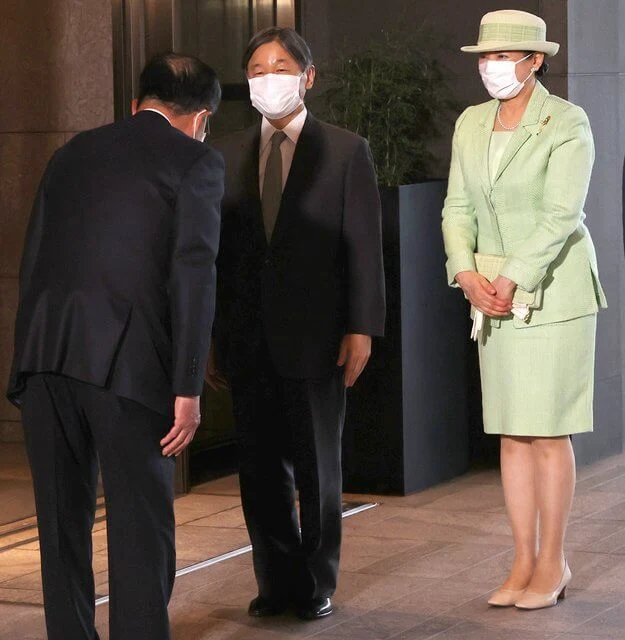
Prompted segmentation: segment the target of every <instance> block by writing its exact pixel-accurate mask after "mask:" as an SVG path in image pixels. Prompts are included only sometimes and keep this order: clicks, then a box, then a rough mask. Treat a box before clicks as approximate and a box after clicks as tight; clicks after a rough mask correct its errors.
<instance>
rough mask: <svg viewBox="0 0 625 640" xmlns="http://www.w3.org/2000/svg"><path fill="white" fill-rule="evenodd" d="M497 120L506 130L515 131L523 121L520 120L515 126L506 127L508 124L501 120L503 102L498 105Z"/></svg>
mask: <svg viewBox="0 0 625 640" xmlns="http://www.w3.org/2000/svg"><path fill="white" fill-rule="evenodd" d="M497 122H498V123H499V125H500V126H501V128H502V129H505V130H506V131H514V130H515V129H516V128H517V127H518V126H519V124H520V123H521V121H520V120H519V121H518V122H517V123H516V124H515V125H514V126H513V127H506V125H505V124H504V123H503V122H502V121H501V104H500V105H499V106H498V107H497Z"/></svg>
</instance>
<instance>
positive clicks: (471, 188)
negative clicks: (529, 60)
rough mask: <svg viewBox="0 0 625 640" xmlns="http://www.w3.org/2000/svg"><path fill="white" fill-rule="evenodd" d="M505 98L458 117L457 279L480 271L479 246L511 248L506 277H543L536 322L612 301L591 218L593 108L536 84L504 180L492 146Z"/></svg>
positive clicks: (452, 269)
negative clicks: (492, 164) (493, 165)
mask: <svg viewBox="0 0 625 640" xmlns="http://www.w3.org/2000/svg"><path fill="white" fill-rule="evenodd" d="M498 106H499V101H498V100H491V101H489V102H486V103H484V104H480V105H477V106H474V107H469V108H468V109H466V110H465V111H464V112H463V113H462V114H461V115H460V117H459V118H458V121H457V122H456V129H455V133H454V139H453V149H452V159H451V169H450V174H449V187H448V192H447V198H446V200H445V206H444V209H443V237H444V241H445V251H446V253H447V275H448V280H449V284H450V285H452V286H455V280H454V279H455V276H456V274H457V273H459V272H460V271H475V260H474V257H473V254H474V252H479V253H488V254H496V255H505V256H507V258H508V259H507V260H506V263H505V265H504V267H503V269H502V271H501V275H503V276H505V277H507V278H510V280H513V281H514V282H516V283H517V285H518V286H519V287H521V288H522V289H525V290H526V291H533V290H534V289H535V288H536V287H537V286H538V285H539V284H540V283H542V284H543V288H544V294H543V303H542V306H541V308H540V309H535V310H534V311H533V313H532V316H531V319H530V321H529V323H527V324H526V323H524V322H522V321H521V320H518V319H517V318H515V319H514V323H515V326H517V327H519V328H520V327H526V326H532V325H540V324H547V323H551V322H561V321H563V320H569V319H572V318H577V317H580V316H583V315H587V314H590V313H596V312H597V311H598V309H599V308H603V307H606V306H607V303H606V299H605V295H604V293H603V289H602V288H601V284H600V282H599V275H598V271H597V258H596V255H595V249H594V246H593V243H592V240H591V238H590V234H589V232H588V229H587V227H586V225H585V224H584V219H585V217H586V214H585V213H584V210H583V208H584V203H585V200H586V195H587V193H588V184H589V182H590V174H591V171H592V165H593V161H594V144H593V138H592V132H591V130H590V124H589V122H588V118H587V116H586V114H585V113H584V111H583V109H581V108H580V107H577V106H575V105H573V104H571V103H570V102H567V101H566V100H562V99H561V98H558V97H556V96H552V95H551V94H550V93H549V92H548V91H547V90H546V89H545V88H544V87H543V85H542V84H540V83H539V82H537V83H536V86H535V88H534V91H533V93H532V96H531V98H530V101H529V104H528V105H527V109H526V111H525V114H524V116H523V119H522V120H521V123H520V125H519V126H518V128H517V129H516V131H515V133H514V135H513V136H512V138H511V140H510V142H509V144H508V146H507V147H506V150H505V153H504V156H503V158H502V161H501V164H500V166H499V169H498V171H497V175H496V176H495V177H494V180H492V181H491V177H490V176H489V162H488V152H489V145H490V137H491V132H492V129H493V124H494V121H495V117H496V112H497V107H498Z"/></svg>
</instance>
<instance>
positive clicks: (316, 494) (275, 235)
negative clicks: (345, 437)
mask: <svg viewBox="0 0 625 640" xmlns="http://www.w3.org/2000/svg"><path fill="white" fill-rule="evenodd" d="M243 66H244V69H245V71H246V74H247V77H248V80H249V86H250V94H251V99H252V104H253V105H254V106H255V107H256V109H257V110H258V111H259V112H260V113H261V114H262V115H263V119H262V123H260V124H259V125H257V126H254V127H252V128H251V129H249V130H247V131H244V132H241V133H238V134H235V135H233V136H230V137H228V138H225V139H222V140H219V141H217V142H216V146H217V148H218V149H220V150H221V151H222V153H223V154H224V158H225V161H226V191H225V196H224V205H223V210H222V211H223V213H222V235H221V253H220V258H219V262H218V293H217V316H216V318H217V319H216V333H215V340H216V365H217V368H215V367H214V366H213V364H212V362H211V364H210V366H209V371H208V376H207V378H208V380H209V382H211V383H212V384H213V386H219V384H220V381H221V376H220V374H218V373H217V372H218V371H220V372H223V373H224V374H226V375H227V376H228V378H229V379H230V383H231V387H232V394H233V403H234V413H235V419H236V425H237V432H238V440H239V444H240V479H241V495H242V501H243V510H244V513H245V518H246V523H247V527H248V530H249V533H250V537H251V540H252V545H253V549H254V568H255V572H256V578H257V582H258V588H259V594H258V597H257V598H255V599H254V600H253V601H252V602H251V604H250V608H249V613H250V615H255V616H265V615H274V614H277V613H280V612H281V611H283V610H284V609H285V608H286V607H287V606H289V605H291V604H295V606H296V608H297V611H298V613H299V615H300V616H301V617H302V618H304V619H315V618H320V617H323V616H326V615H329V614H331V613H332V611H333V608H332V602H331V600H330V598H331V596H332V594H333V593H334V590H335V588H336V580H337V573H338V566H339V553H340V543H341V433H342V427H343V418H344V414H345V387H351V386H352V385H353V384H354V383H355V382H356V380H357V378H358V376H359V375H360V374H361V372H362V371H363V369H364V367H365V365H366V364H367V361H368V359H369V355H370V352H371V336H379V335H382V333H383V329H384V315H385V302H384V277H383V275H384V274H383V266H382V243H381V222H380V202H379V197H378V191H377V186H376V176H375V171H374V167H373V163H372V159H371V154H370V151H369V147H368V145H367V142H366V141H365V140H364V139H362V138H360V137H359V136H356V135H354V134H353V133H350V132H348V131H344V130H342V129H339V128H336V127H333V126H330V125H327V124H324V123H322V122H319V121H318V120H316V119H315V118H314V117H313V116H312V115H311V114H310V113H308V112H307V110H306V107H305V106H304V102H303V97H304V94H305V92H306V89H310V88H311V87H312V86H313V82H314V79H315V68H314V66H313V64H312V57H311V54H310V50H309V48H308V46H307V44H306V43H305V42H304V40H302V38H301V37H300V36H299V35H298V34H297V33H296V32H295V31H293V30H291V29H284V28H270V29H267V30H265V31H262V32H260V33H258V34H257V35H256V36H255V37H254V38H253V39H252V41H251V42H250V44H249V46H248V49H247V51H246V53H245V56H244V61H243ZM295 486H297V488H298V489H299V501H300V522H299V523H298V518H297V513H296V509H295V491H294V487H295ZM298 524H301V534H300V531H299V527H298Z"/></svg>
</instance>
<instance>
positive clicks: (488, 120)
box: [475, 100, 499, 193]
mask: <svg viewBox="0 0 625 640" xmlns="http://www.w3.org/2000/svg"><path fill="white" fill-rule="evenodd" d="M498 106H499V102H497V100H493V101H492V102H491V103H490V107H489V109H488V110H487V111H486V113H485V114H484V117H483V118H482V120H481V121H480V123H479V126H478V127H477V128H476V130H475V153H476V159H477V160H478V162H479V163H480V179H481V182H482V188H483V189H484V190H485V193H488V192H489V191H490V175H489V170H488V168H489V162H488V152H489V148H490V138H491V135H492V132H493V125H494V123H495V115H496V113H497V107H498Z"/></svg>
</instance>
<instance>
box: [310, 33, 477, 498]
mask: <svg viewBox="0 0 625 640" xmlns="http://www.w3.org/2000/svg"><path fill="white" fill-rule="evenodd" d="M439 51H440V47H439V46H438V45H437V43H434V42H433V41H432V40H431V39H429V38H428V37H427V35H425V33H424V29H421V30H417V31H416V33H415V32H412V33H411V34H400V33H383V37H382V38H381V39H380V40H379V41H378V42H376V43H373V44H371V46H369V47H368V48H367V49H366V50H364V51H361V52H358V53H352V54H349V55H341V56H339V57H338V58H337V60H336V64H335V65H334V67H333V68H332V69H330V70H328V72H327V74H326V75H327V78H328V79H329V82H330V87H329V88H328V89H327V91H326V92H325V93H324V95H323V101H324V104H323V108H322V111H323V112H324V119H326V120H328V121H330V122H333V123H335V124H337V125H338V126H341V127H345V128H347V129H350V130H352V131H354V132H355V133H358V134H359V135H362V136H363V137H365V138H367V139H368V141H369V144H370V147H371V152H372V155H373V158H374V162H375V165H376V170H377V174H378V180H379V183H380V196H381V201H382V210H383V237H384V264H385V270H386V290H387V326H386V337H385V338H384V339H383V340H381V341H379V342H377V343H376V344H375V345H374V352H373V357H372V359H371V361H370V363H369V366H368V368H367V369H366V371H365V373H364V374H363V376H362V378H361V380H360V381H359V383H358V385H357V386H356V387H355V388H354V390H353V391H352V392H351V393H350V398H349V405H348V414H347V420H346V426H345V436H344V455H343V459H344V481H345V488H346V490H348V491H352V492H367V493H368V492H376V493H400V494H406V493H410V492H413V491H418V490H422V489H424V488H426V487H429V486H432V485H434V484H437V483H439V482H443V481H445V480H448V479H450V478H452V477H455V476H457V475H460V474H461V473H464V472H465V471H466V470H467V468H468V465H469V428H468V409H467V387H468V383H467V370H468V366H467V357H468V353H469V351H468V347H467V344H468V341H467V340H466V317H467V309H466V305H465V304H464V303H463V301H462V300H461V296H458V295H454V294H455V293H457V292H453V291H451V290H450V289H449V287H448V286H447V283H446V280H445V269H444V263H445V257H444V251H443V242H442V235H441V229H440V217H441V209H442V206H443V200H444V197H445V192H446V182H445V181H444V180H433V179H432V175H433V173H434V171H435V169H434V167H435V158H434V156H433V154H432V152H431V146H432V143H433V142H434V141H435V140H436V139H437V138H438V137H439V136H440V135H441V130H442V129H443V124H444V123H445V122H449V121H450V120H451V118H452V117H453V112H454V106H455V105H454V104H453V102H452V100H451V98H450V92H449V89H448V82H449V80H448V77H449V76H448V74H447V72H446V71H445V69H444V68H443V66H442V65H441V64H440V63H439V62H438V60H437V53H439ZM443 171H445V170H443Z"/></svg>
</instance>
